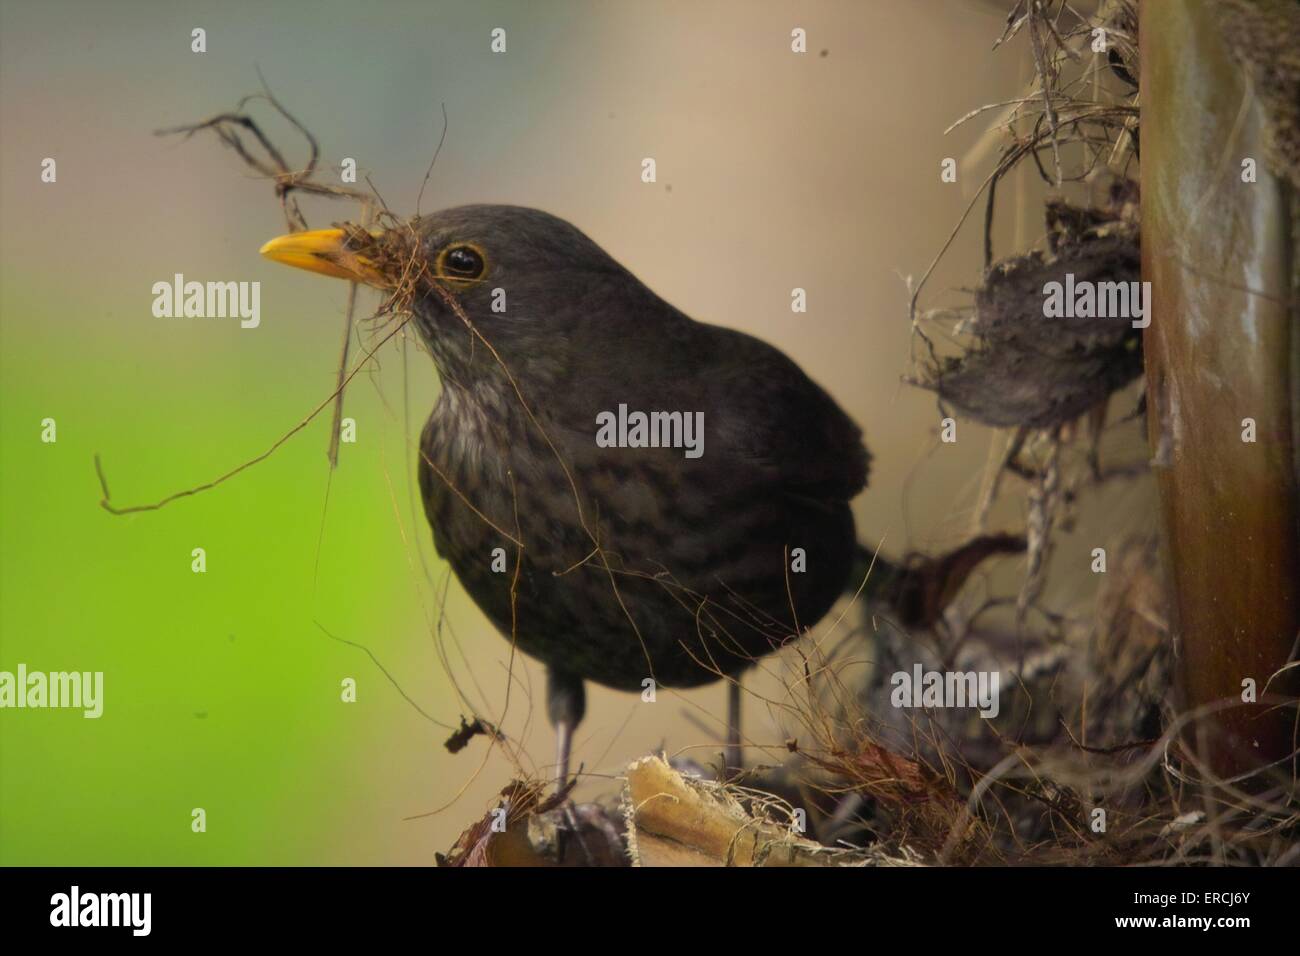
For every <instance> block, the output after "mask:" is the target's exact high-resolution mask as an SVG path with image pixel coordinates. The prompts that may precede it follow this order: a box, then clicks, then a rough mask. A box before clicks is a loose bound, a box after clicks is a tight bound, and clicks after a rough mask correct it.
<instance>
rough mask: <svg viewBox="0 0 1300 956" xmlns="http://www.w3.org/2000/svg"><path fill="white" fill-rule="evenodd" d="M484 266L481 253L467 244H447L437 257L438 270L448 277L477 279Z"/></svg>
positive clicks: (481, 273)
mask: <svg viewBox="0 0 1300 956" xmlns="http://www.w3.org/2000/svg"><path fill="white" fill-rule="evenodd" d="M486 268H487V267H486V265H485V264H484V262H483V253H481V252H480V251H479V250H478V249H476V248H474V247H473V246H469V245H458V246H448V247H447V248H446V249H444V250H443V251H442V255H440V256H439V257H438V272H439V274H440V275H443V276H446V277H447V278H449V279H477V278H479V277H480V276H482V275H483V272H484V270H485V269H486Z"/></svg>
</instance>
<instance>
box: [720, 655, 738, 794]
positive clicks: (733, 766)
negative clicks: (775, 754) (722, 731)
mask: <svg viewBox="0 0 1300 956" xmlns="http://www.w3.org/2000/svg"><path fill="white" fill-rule="evenodd" d="M740 761H741V757H740V678H739V677H736V678H735V679H733V680H729V681H727V748H726V750H725V751H724V752H723V762H724V763H725V764H726V766H725V767H724V772H725V775H726V776H727V777H730V776H731V775H732V774H735V773H739V772H740V770H741V762H740Z"/></svg>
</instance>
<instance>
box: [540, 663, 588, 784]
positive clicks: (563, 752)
mask: <svg viewBox="0 0 1300 956" xmlns="http://www.w3.org/2000/svg"><path fill="white" fill-rule="evenodd" d="M586 709H587V693H586V691H585V690H583V687H582V678H581V677H577V676H575V675H573V674H570V673H569V672H568V671H559V670H556V669H555V668H554V667H548V668H547V669H546V711H547V715H548V716H549V717H550V718H551V724H552V725H553V726H554V727H555V785H556V787H557V788H558V787H563V786H564V785H565V784H566V783H567V782H568V780H569V751H570V748H571V747H572V746H573V731H574V730H575V729H576V728H577V726H578V724H579V723H580V722H581V721H582V715H583V714H584V713H585V712H586Z"/></svg>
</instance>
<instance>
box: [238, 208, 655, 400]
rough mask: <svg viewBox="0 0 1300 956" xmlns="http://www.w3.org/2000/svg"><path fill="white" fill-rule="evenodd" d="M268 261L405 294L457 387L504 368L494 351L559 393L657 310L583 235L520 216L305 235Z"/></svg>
mask: <svg viewBox="0 0 1300 956" xmlns="http://www.w3.org/2000/svg"><path fill="white" fill-rule="evenodd" d="M261 251H262V255H264V256H266V257H267V258H269V259H273V260H275V261H277V262H281V263H284V264H286V265H291V266H297V267H298V268H301V269H307V270H309V271H312V272H317V273H321V274H323V275H329V276H337V277H339V278H344V279H351V280H353V281H357V282H362V283H365V284H367V285H371V286H375V287H377V288H380V289H383V290H386V291H388V292H390V293H396V298H397V300H398V303H399V308H401V309H403V310H409V311H410V312H411V313H412V314H413V316H414V320H415V322H416V324H417V326H418V328H419V330H420V334H421V336H422V337H423V338H424V340H425V342H426V343H427V344H428V346H429V349H430V351H431V352H432V353H433V356H434V359H435V361H436V362H437V363H438V365H439V367H440V368H441V369H442V371H443V372H444V373H445V377H447V378H452V379H454V378H457V377H463V376H465V375H466V374H471V375H473V374H477V375H478V376H482V375H483V374H484V373H485V369H484V365H483V363H495V361H496V356H493V355H492V354H491V350H489V349H487V348H484V343H489V344H490V345H491V346H492V350H495V352H496V353H497V355H499V356H500V358H501V359H502V360H503V361H504V362H505V363H506V365H508V366H509V367H510V368H512V369H515V370H517V371H518V372H519V373H520V374H526V375H530V376H531V377H534V378H539V377H543V376H545V377H546V378H547V379H549V380H550V381H552V382H553V381H555V380H556V379H557V378H558V377H561V376H562V375H563V374H564V373H565V372H566V371H567V370H569V368H570V367H571V366H572V364H573V362H574V359H575V350H577V349H583V350H586V351H588V352H590V350H592V349H600V348H601V347H602V346H604V345H607V344H611V343H614V342H616V341H619V339H620V337H622V340H623V341H624V344H626V339H627V336H628V329H627V328H626V322H625V321H623V320H624V319H627V318H631V317H632V316H634V315H635V314H636V313H638V312H641V313H642V314H643V315H644V314H645V312H644V307H645V306H647V305H648V304H649V302H650V300H653V301H655V302H658V301H659V300H657V299H656V298H655V297H654V296H653V294H652V293H650V292H649V291H648V290H647V289H645V287H644V286H642V285H641V283H640V282H638V281H637V279H636V278H635V277H634V276H632V275H631V273H629V272H627V270H625V269H624V268H623V267H622V266H620V265H619V264H618V263H617V262H615V261H614V260H613V259H612V258H611V257H610V256H609V255H608V254H606V253H605V251H604V250H603V249H601V248H600V247H599V246H598V245H596V243H594V242H592V241H591V240H590V239H589V238H587V236H586V235H584V234H583V233H582V232H581V231H580V230H578V229H577V228H576V227H574V226H572V225H570V224H569V223H568V222H565V221H564V220H563V219H560V218H558V217H556V216H552V215H550V214H549V213H545V212H541V211H540V210H537V209H528V208H525V207H522V206H501V205H473V206H457V207H454V208H451V209H444V210H442V211H440V212H436V213H431V214H429V215H426V216H420V217H417V218H415V219H411V220H408V221H406V222H403V223H400V224H398V225H395V226H394V227H392V228H390V229H388V230H386V231H383V232H377V233H376V232H367V231H366V230H363V229H361V228H360V227H357V226H350V225H344V226H342V227H336V228H333V229H319V230H313V231H308V232H295V233H290V234H289V235H287V236H281V237H280V238H278V239H272V240H271V241H270V242H268V243H267V244H266V245H264V246H263V247H262V250H261ZM620 326H623V328H622V329H621V330H620V328H619V327H620ZM642 331H644V330H642ZM636 337H637V334H636V333H633V334H632V338H636Z"/></svg>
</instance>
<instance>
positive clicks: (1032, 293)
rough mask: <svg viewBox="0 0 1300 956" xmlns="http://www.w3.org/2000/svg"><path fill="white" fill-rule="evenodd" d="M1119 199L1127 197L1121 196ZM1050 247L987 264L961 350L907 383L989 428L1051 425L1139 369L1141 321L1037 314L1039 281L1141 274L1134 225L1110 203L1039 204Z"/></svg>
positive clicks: (1130, 278) (1092, 403) (1123, 278)
mask: <svg viewBox="0 0 1300 956" xmlns="http://www.w3.org/2000/svg"><path fill="white" fill-rule="evenodd" d="M1124 205H1127V203H1125V204H1124ZM1047 225H1048V235H1049V248H1048V249H1047V250H1046V251H1034V252H1029V253H1027V254H1025V255H1018V256H1012V257H1010V258H1007V259H1003V260H1001V261H1000V262H997V263H994V265H993V266H992V267H991V268H989V270H988V271H987V273H986V274H985V276H984V282H983V285H982V286H981V287H980V288H979V289H978V290H977V291H976V294H975V307H974V311H973V313H972V314H971V315H970V316H969V318H968V319H967V320H966V321H965V322H964V323H963V327H962V330H961V331H962V332H964V333H965V334H966V336H967V338H968V343H967V347H966V349H965V351H964V352H963V353H962V354H960V355H958V356H949V357H947V358H943V359H940V360H938V362H936V363H934V364H932V365H931V366H930V367H929V368H927V369H925V370H924V371H923V373H922V376H921V377H919V378H915V379H911V380H910V381H912V383H913V384H916V385H919V386H920V387H922V388H926V389H929V390H931V391H933V392H935V393H937V394H938V396H939V399H940V401H941V402H942V403H943V405H944V406H945V407H948V408H951V409H954V410H956V411H957V412H959V413H960V414H962V415H964V416H966V417H968V418H972V419H975V420H976V421H979V422H982V423H983V424H985V425H991V426H994V427H1013V426H1022V427H1027V428H1044V429H1045V428H1052V427H1055V426H1059V425H1064V424H1066V423H1068V422H1071V421H1073V420H1075V419H1077V418H1079V417H1080V416H1081V415H1083V414H1084V413H1085V412H1087V411H1089V410H1090V409H1092V408H1095V407H1096V406H1098V405H1100V404H1101V403H1103V402H1104V401H1106V399H1107V398H1108V397H1109V396H1110V395H1111V394H1112V393H1114V392H1116V391H1118V390H1119V389H1122V388H1123V387H1124V386H1126V385H1128V384H1129V383H1130V382H1132V381H1133V380H1134V379H1136V378H1137V377H1138V376H1140V375H1141V374H1142V330H1141V329H1138V328H1134V327H1133V325H1132V322H1130V321H1128V320H1126V319H1124V318H1106V319H1101V318H1094V317H1087V318H1080V317H1059V318H1057V317H1053V318H1047V317H1046V316H1044V314H1043V313H1044V309H1043V305H1044V299H1045V294H1044V287H1045V286H1047V284H1048V283H1052V282H1057V283H1061V285H1062V286H1064V285H1065V284H1066V283H1067V275H1069V276H1072V277H1073V278H1072V279H1071V280H1068V281H1070V282H1072V283H1073V284H1074V285H1076V286H1077V285H1078V284H1080V283H1082V282H1095V283H1100V282H1135V281H1137V280H1138V279H1139V278H1140V265H1141V261H1140V251H1139V244H1138V230H1137V226H1136V225H1135V224H1133V223H1132V222H1131V221H1129V220H1127V219H1125V218H1123V217H1122V214H1120V213H1118V211H1117V210H1109V209H1108V210H1099V209H1085V208H1081V207H1076V206H1071V205H1070V204H1068V203H1065V202H1062V201H1057V202H1053V203H1049V204H1048V208H1047Z"/></svg>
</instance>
